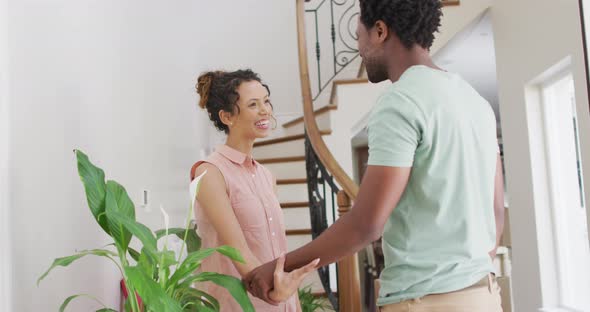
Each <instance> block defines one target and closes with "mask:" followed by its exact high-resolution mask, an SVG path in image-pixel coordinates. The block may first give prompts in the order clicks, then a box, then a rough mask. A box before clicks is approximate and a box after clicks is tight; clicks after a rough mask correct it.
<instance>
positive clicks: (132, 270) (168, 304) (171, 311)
mask: <svg viewBox="0 0 590 312" xmlns="http://www.w3.org/2000/svg"><path fill="white" fill-rule="evenodd" d="M125 274H126V275H127V279H128V282H129V283H130V284H131V285H132V286H133V288H134V289H135V290H136V291H137V293H138V294H139V296H140V297H141V299H142V300H143V301H144V302H145V304H146V306H148V307H150V310H152V311H166V312H182V308H181V307H180V304H179V303H178V302H176V301H174V300H173V299H172V298H170V296H168V294H166V292H164V290H163V289H162V288H160V285H158V284H157V283H156V282H155V281H154V280H153V279H152V278H151V276H148V275H147V274H146V273H145V272H144V271H143V270H141V268H139V267H126V268H125Z"/></svg>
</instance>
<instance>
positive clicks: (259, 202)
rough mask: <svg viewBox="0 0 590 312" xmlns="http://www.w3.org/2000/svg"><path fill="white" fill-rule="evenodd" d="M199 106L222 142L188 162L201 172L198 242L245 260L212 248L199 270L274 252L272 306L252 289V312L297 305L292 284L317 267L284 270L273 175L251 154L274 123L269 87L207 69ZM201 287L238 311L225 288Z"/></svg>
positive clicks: (235, 266) (259, 260) (249, 75)
mask: <svg viewBox="0 0 590 312" xmlns="http://www.w3.org/2000/svg"><path fill="white" fill-rule="evenodd" d="M197 92H198V93H199V95H200V96H201V99H200V103H199V106H200V107H201V108H203V109H206V110H207V112H208V113H209V118H210V119H211V121H212V122H213V124H214V126H215V127H216V128H217V129H219V130H220V131H224V132H225V133H226V134H227V141H226V143H225V145H221V146H219V147H217V149H216V151H215V152H214V153H212V154H211V155H210V156H209V157H208V158H207V159H206V160H204V161H199V162H197V163H196V164H195V165H194V166H193V168H192V169H191V180H192V179H194V178H195V177H196V176H199V175H201V174H202V173H204V172H207V174H205V175H204V176H203V178H202V179H201V182H200V188H199V192H198V194H197V201H196V202H195V207H194V208H195V216H196V221H197V225H198V229H199V234H200V236H201V238H202V244H203V247H205V248H208V247H216V246H220V245H230V246H232V247H234V248H237V249H238V250H239V251H240V252H241V254H242V256H243V257H244V259H245V261H246V263H237V262H232V261H231V260H230V259H228V258H226V257H223V256H220V255H214V256H212V257H210V258H207V259H206V260H205V261H204V262H203V265H202V269H203V271H209V272H219V273H223V274H228V275H233V276H236V277H238V278H241V277H243V276H246V274H248V272H250V271H251V270H253V269H254V268H256V267H258V266H259V265H260V264H264V263H266V262H268V261H271V260H274V259H276V258H279V261H278V264H277V268H276V272H275V277H274V278H275V281H274V285H275V286H274V290H272V291H271V293H270V295H271V298H272V300H274V301H275V302H276V303H277V304H278V305H276V306H275V305H271V304H268V303H266V302H264V301H262V300H259V299H258V298H255V297H253V296H250V299H251V300H252V303H253V304H254V307H255V309H256V311H258V312H271V311H272V312H279V311H281V312H295V311H300V307H299V301H298V298H297V293H296V291H297V287H298V286H299V283H300V282H301V280H302V279H303V278H304V277H305V275H306V274H308V273H309V272H312V271H313V270H315V266H316V265H317V263H318V262H319V259H316V260H314V261H312V262H311V263H309V264H308V265H306V266H304V267H302V268H300V269H298V270H295V271H292V272H291V273H285V272H283V269H282V263H283V262H284V256H283V255H284V254H285V253H286V252H287V239H286V237H285V226H284V223H283V215H282V212H281V207H280V205H279V202H278V200H277V198H276V195H275V192H276V180H275V179H274V177H273V176H272V174H271V173H270V171H269V170H268V169H266V168H265V167H263V166H262V165H261V164H259V163H258V162H256V161H255V160H254V159H252V156H251V155H252V148H253V146H254V140H256V139H258V138H264V137H267V136H268V135H269V133H270V131H271V130H272V129H271V128H272V124H273V123H276V120H275V119H274V117H273V115H272V109H273V107H272V104H271V102H270V99H269V95H270V91H269V88H268V87H267V86H266V85H264V84H262V83H261V80H260V78H259V77H258V75H257V74H256V73H254V72H252V71H251V70H238V71H235V72H220V71H217V72H207V73H204V74H202V75H201V76H200V77H199V79H198V83H197ZM205 287H206V288H207V289H206V290H207V291H208V292H209V293H210V294H211V295H213V296H214V297H215V298H217V299H218V300H219V302H220V303H221V311H232V312H233V311H240V307H239V305H238V304H237V303H236V302H235V300H233V298H231V295H230V294H229V293H228V292H227V291H226V290H225V289H223V288H221V287H219V286H217V285H214V284H208V285H205Z"/></svg>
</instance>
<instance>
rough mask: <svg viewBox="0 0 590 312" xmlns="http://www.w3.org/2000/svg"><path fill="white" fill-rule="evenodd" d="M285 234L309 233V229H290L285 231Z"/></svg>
mask: <svg viewBox="0 0 590 312" xmlns="http://www.w3.org/2000/svg"><path fill="white" fill-rule="evenodd" d="M285 233H286V234H287V235H311V229H292V230H287V231H285Z"/></svg>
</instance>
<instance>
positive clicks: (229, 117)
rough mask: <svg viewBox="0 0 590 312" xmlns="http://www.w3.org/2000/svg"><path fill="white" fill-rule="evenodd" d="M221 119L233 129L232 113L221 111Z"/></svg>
mask: <svg viewBox="0 0 590 312" xmlns="http://www.w3.org/2000/svg"><path fill="white" fill-rule="evenodd" d="M219 119H220V120H221V122H222V123H223V124H224V125H226V126H228V127H232V126H233V125H234V116H232V114H231V113H229V112H226V111H224V110H220V111H219Z"/></svg>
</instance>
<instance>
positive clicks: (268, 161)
mask: <svg viewBox="0 0 590 312" xmlns="http://www.w3.org/2000/svg"><path fill="white" fill-rule="evenodd" d="M257 161H258V162H259V163H261V164H276V163H287V162H296V161H305V156H292V157H278V158H265V159H258V160H257Z"/></svg>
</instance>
